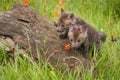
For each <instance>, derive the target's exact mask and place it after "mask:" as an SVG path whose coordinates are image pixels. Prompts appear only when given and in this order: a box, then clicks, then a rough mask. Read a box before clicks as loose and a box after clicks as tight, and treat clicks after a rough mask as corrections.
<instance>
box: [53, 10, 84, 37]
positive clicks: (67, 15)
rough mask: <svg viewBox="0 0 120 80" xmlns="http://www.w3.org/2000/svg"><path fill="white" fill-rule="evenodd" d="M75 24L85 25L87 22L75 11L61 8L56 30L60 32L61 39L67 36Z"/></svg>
mask: <svg viewBox="0 0 120 80" xmlns="http://www.w3.org/2000/svg"><path fill="white" fill-rule="evenodd" d="M74 24H80V25H83V24H85V22H84V21H83V20H82V19H80V18H79V17H77V16H76V15H74V14H73V13H71V12H65V11H64V10H63V9H61V15H60V17H59V19H58V22H57V23H55V26H56V30H57V32H59V33H60V35H59V38H61V39H65V38H67V37H68V36H67V35H68V30H69V28H70V27H71V25H74Z"/></svg>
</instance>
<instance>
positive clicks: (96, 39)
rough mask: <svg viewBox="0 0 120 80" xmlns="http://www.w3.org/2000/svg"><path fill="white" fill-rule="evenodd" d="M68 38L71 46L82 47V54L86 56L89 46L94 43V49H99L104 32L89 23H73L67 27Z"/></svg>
mask: <svg viewBox="0 0 120 80" xmlns="http://www.w3.org/2000/svg"><path fill="white" fill-rule="evenodd" d="M68 38H69V41H70V44H71V46H72V48H74V49H78V48H80V47H83V51H84V54H83V55H84V57H85V58H87V54H88V52H89V49H90V47H91V46H94V45H95V47H96V50H97V51H100V49H101V45H102V41H103V42H104V41H105V39H106V35H105V34H104V32H97V31H96V30H95V29H94V28H93V27H91V26H89V25H73V27H70V29H69V32H68Z"/></svg>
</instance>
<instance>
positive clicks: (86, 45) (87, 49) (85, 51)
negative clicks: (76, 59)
mask: <svg viewBox="0 0 120 80" xmlns="http://www.w3.org/2000/svg"><path fill="white" fill-rule="evenodd" d="M83 46H84V47H83V48H84V53H83V56H84V57H85V58H87V56H88V52H89V40H88V39H86V41H85V42H84V44H83Z"/></svg>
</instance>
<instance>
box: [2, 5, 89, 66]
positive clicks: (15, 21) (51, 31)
mask: <svg viewBox="0 0 120 80" xmlns="http://www.w3.org/2000/svg"><path fill="white" fill-rule="evenodd" d="M66 42H68V40H61V39H59V38H58V34H57V32H56V30H55V26H54V23H53V21H51V20H49V19H47V18H46V17H43V16H41V15H40V14H39V13H38V12H37V11H36V10H35V9H33V8H32V7H29V6H28V5H23V4H16V5H14V6H13V8H12V9H11V10H9V11H6V12H0V47H3V43H5V44H4V45H5V47H6V48H5V49H6V50H8V51H9V50H11V48H12V49H14V48H16V47H15V46H16V44H17V45H18V47H17V48H18V49H17V50H18V53H20V54H26V53H27V54H29V55H30V56H31V57H33V58H34V59H36V60H37V59H38V58H39V57H38V54H39V55H40V59H42V60H47V61H48V62H49V63H50V64H51V65H53V66H55V65H56V64H58V63H57V62H58V60H59V65H62V64H63V63H64V62H66V63H67V64H73V63H75V65H77V64H78V63H81V66H82V65H84V67H87V66H88V65H89V61H88V60H86V59H84V58H83V57H82V55H81V52H75V51H73V50H70V51H65V50H64V45H65V43H66ZM56 50H59V51H60V52H56ZM66 59H67V61H66ZM76 62H77V63H76Z"/></svg>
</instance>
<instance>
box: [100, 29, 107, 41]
mask: <svg viewBox="0 0 120 80" xmlns="http://www.w3.org/2000/svg"><path fill="white" fill-rule="evenodd" d="M99 35H100V37H101V40H102V42H105V41H106V34H105V33H104V32H103V31H100V32H99Z"/></svg>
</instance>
